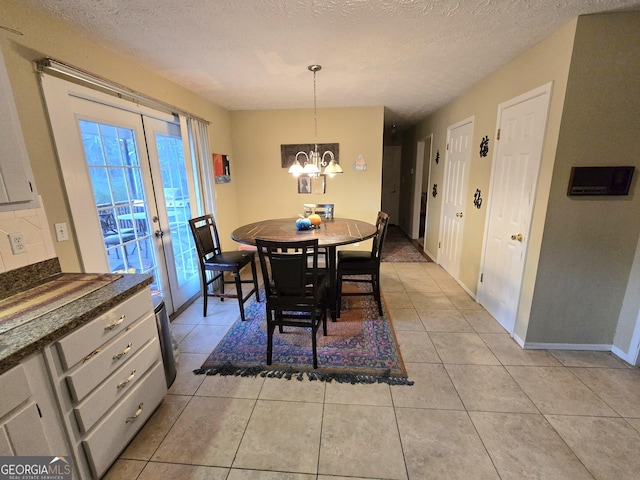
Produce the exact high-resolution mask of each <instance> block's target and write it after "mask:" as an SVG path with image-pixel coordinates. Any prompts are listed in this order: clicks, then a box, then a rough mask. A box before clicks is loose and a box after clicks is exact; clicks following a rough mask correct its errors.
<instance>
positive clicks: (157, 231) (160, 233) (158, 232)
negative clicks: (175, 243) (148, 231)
mask: <svg viewBox="0 0 640 480" xmlns="http://www.w3.org/2000/svg"><path fill="white" fill-rule="evenodd" d="M155 234H156V237H158V238H160V237H162V236H163V235H164V232H163V231H162V230H156V231H155Z"/></svg>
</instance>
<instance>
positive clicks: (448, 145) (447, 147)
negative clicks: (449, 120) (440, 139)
mask: <svg viewBox="0 0 640 480" xmlns="http://www.w3.org/2000/svg"><path fill="white" fill-rule="evenodd" d="M448 151H449V144H448V143H447V152H448Z"/></svg>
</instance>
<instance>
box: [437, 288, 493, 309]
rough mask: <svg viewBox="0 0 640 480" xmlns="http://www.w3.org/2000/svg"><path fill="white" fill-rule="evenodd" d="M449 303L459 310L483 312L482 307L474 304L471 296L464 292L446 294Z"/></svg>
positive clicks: (476, 303)
mask: <svg viewBox="0 0 640 480" xmlns="http://www.w3.org/2000/svg"><path fill="white" fill-rule="evenodd" d="M446 294H447V297H448V298H449V300H451V303H453V304H454V305H455V307H456V308H458V309H460V310H484V309H483V308H482V305H480V304H479V303H478V302H476V301H475V300H474V299H473V298H471V296H470V295H469V294H468V293H467V292H465V291H462V292H446Z"/></svg>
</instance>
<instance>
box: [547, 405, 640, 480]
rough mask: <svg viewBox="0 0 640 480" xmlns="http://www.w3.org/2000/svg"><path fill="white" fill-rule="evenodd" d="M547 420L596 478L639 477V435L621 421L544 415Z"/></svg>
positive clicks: (606, 479) (621, 478)
mask: <svg viewBox="0 0 640 480" xmlns="http://www.w3.org/2000/svg"><path fill="white" fill-rule="evenodd" d="M547 420H549V423H551V425H552V426H553V428H555V429H556V431H557V432H558V433H559V434H560V436H561V437H562V438H563V439H564V441H565V442H567V444H568V445H569V447H570V448H571V449H572V450H573V451H574V452H575V453H576V455H577V456H578V458H579V459H580V460H581V461H582V463H584V464H585V466H586V467H587V468H588V469H589V471H590V472H591V473H592V474H593V476H594V477H596V478H597V479H599V480H613V479H620V480H623V479H631V478H638V477H639V476H640V475H639V472H640V433H639V432H638V431H637V430H635V429H634V428H633V427H631V426H630V425H629V424H628V423H627V422H625V421H624V420H623V419H621V418H602V417H575V416H559V415H547Z"/></svg>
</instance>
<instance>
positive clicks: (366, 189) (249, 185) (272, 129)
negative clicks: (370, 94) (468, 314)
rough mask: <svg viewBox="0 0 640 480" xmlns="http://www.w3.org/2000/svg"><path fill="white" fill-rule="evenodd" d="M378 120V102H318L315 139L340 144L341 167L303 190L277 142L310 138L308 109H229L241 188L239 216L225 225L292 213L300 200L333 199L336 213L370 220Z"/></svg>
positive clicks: (375, 201) (377, 196) (378, 161)
mask: <svg viewBox="0 0 640 480" xmlns="http://www.w3.org/2000/svg"><path fill="white" fill-rule="evenodd" d="M383 124H384V109H383V108H382V107H366V108H330V109H323V108H319V109H318V142H319V143H339V144H340V165H341V166H342V168H343V170H344V173H342V174H339V175H336V176H335V177H333V178H327V180H326V194H324V195H320V194H308V195H303V194H299V193H298V184H297V181H296V179H295V178H294V177H293V176H291V175H289V174H288V173H287V169H286V168H282V167H281V160H280V145H282V144H295V143H313V142H314V124H313V110H308V109H299V110H268V111H263V110H259V111H238V112H232V113H231V126H232V132H233V133H232V137H233V152H234V155H233V157H232V158H231V179H232V180H231V183H236V184H237V185H238V187H237V188H238V192H242V193H241V194H240V193H239V194H238V198H237V202H238V216H237V218H235V219H234V220H233V222H232V224H233V225H231V224H229V226H230V227H231V228H232V229H233V228H235V227H237V226H240V225H243V224H246V223H250V222H255V221H258V220H260V219H264V218H265V217H272V218H286V217H292V218H295V217H296V216H297V214H301V213H302V205H303V204H304V203H334V204H335V205H336V207H335V208H336V213H335V215H336V216H337V217H349V218H357V219H360V220H364V221H368V222H371V223H373V222H374V221H375V218H376V214H377V213H378V210H379V209H380V201H381V184H382V183H381V182H382V131H383V126H384V125H383ZM220 153H225V152H220ZM358 155H362V156H363V157H364V158H365V160H366V161H367V170H366V171H356V170H354V169H353V163H354V162H355V160H356V158H357V157H358ZM220 190H221V189H220ZM230 233H231V231H228V232H223V237H225V238H226V237H228V235H229V234H230ZM366 248H370V244H369V245H367V246H366Z"/></svg>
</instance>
